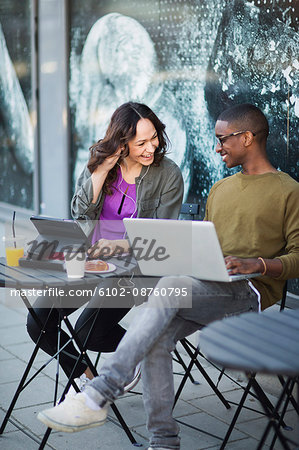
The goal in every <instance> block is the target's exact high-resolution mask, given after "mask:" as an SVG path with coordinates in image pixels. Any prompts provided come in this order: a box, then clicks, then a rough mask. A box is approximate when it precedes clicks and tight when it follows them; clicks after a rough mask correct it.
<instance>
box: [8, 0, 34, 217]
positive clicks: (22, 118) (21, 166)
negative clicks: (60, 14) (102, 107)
mask: <svg viewBox="0 0 299 450" xmlns="http://www.w3.org/2000/svg"><path fill="white" fill-rule="evenodd" d="M31 3H32V2H31V1H30V0H23V1H22V2H20V1H18V0H9V1H1V2H0V167H1V175H0V202H5V203H9V204H13V205H17V206H20V207H23V208H27V209H33V203H34V202H33V171H34V157H33V155H34V132H33V125H32V124H33V113H32V111H33V108H32V90H33V89H32V46H31V41H32V27H31V14H32V5H31Z"/></svg>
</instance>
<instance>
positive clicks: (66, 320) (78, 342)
mask: <svg viewBox="0 0 299 450" xmlns="http://www.w3.org/2000/svg"><path fill="white" fill-rule="evenodd" d="M57 309H58V311H59V313H60V314H61V317H62V318H63V321H64V323H65V325H66V327H67V329H68V331H69V332H70V334H71V336H72V338H73V339H74V342H75V343H76V345H77V346H78V348H79V350H80V356H82V357H83V358H84V360H85V362H86V363H87V364H88V367H89V368H90V370H91V372H92V373H93V375H94V376H97V370H96V368H95V366H94V364H93V363H92V361H91V360H90V358H89V356H88V355H87V353H86V350H85V348H84V347H83V344H82V342H81V341H80V339H79V338H78V336H77V334H76V332H75V330H74V328H73V327H72V325H71V323H70V321H69V319H68V317H66V316H63V311H62V310H61V308H57ZM111 409H112V410H113V412H114V413H115V415H116V417H117V419H118V421H119V424H120V426H121V427H122V428H123V430H124V432H125V433H126V435H127V436H128V438H129V440H130V441H131V443H132V444H133V445H135V446H139V444H138V443H137V441H136V439H135V438H134V436H133V435H132V433H131V431H130V429H129V428H128V426H127V424H126V422H125V421H124V419H123V417H122V415H121V414H120V412H119V410H118V408H117V407H116V405H115V404H114V403H113V404H112V405H111ZM110 420H111V419H110Z"/></svg>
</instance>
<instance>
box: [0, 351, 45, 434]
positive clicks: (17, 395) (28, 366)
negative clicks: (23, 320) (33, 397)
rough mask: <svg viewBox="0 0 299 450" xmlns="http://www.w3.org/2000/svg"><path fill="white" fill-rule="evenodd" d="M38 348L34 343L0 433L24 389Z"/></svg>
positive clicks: (1, 431)
mask: <svg viewBox="0 0 299 450" xmlns="http://www.w3.org/2000/svg"><path fill="white" fill-rule="evenodd" d="M38 350H39V344H36V345H35V347H34V350H33V352H32V355H31V357H30V360H29V362H28V364H27V367H26V369H25V371H24V373H23V376H22V378H21V381H20V383H19V385H18V387H17V390H16V392H15V395H14V396H13V399H12V401H11V403H10V405H9V408H8V410H7V413H6V415H5V417H4V419H3V422H2V424H1V428H0V434H2V433H3V431H4V429H5V427H6V425H7V422H8V420H9V418H10V416H11V413H12V411H13V409H14V407H15V404H16V402H17V400H18V398H19V395H20V393H21V392H22V390H23V389H24V384H25V382H26V379H27V376H28V374H29V372H30V369H31V367H32V364H33V362H34V360H35V358H36V355H37V352H38Z"/></svg>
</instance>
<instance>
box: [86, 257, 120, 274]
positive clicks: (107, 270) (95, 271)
mask: <svg viewBox="0 0 299 450" xmlns="http://www.w3.org/2000/svg"><path fill="white" fill-rule="evenodd" d="M96 262H97V261H96V260H95V263H96ZM107 264H108V269H106V270H96V269H89V270H86V269H85V273H109V272H113V271H114V270H115V269H116V266H115V265H114V264H112V263H107Z"/></svg>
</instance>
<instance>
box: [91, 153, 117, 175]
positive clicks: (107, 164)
mask: <svg viewBox="0 0 299 450" xmlns="http://www.w3.org/2000/svg"><path fill="white" fill-rule="evenodd" d="M120 156H121V149H120V148H119V149H117V150H116V152H114V153H113V154H112V155H111V156H107V158H106V159H104V161H103V162H102V164H99V165H98V167H97V168H96V169H95V171H94V172H93V174H97V173H98V174H103V173H104V174H106V175H107V174H108V172H110V170H111V169H112V168H113V167H114V166H115V164H116V163H117V161H118V160H119V157H120Z"/></svg>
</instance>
